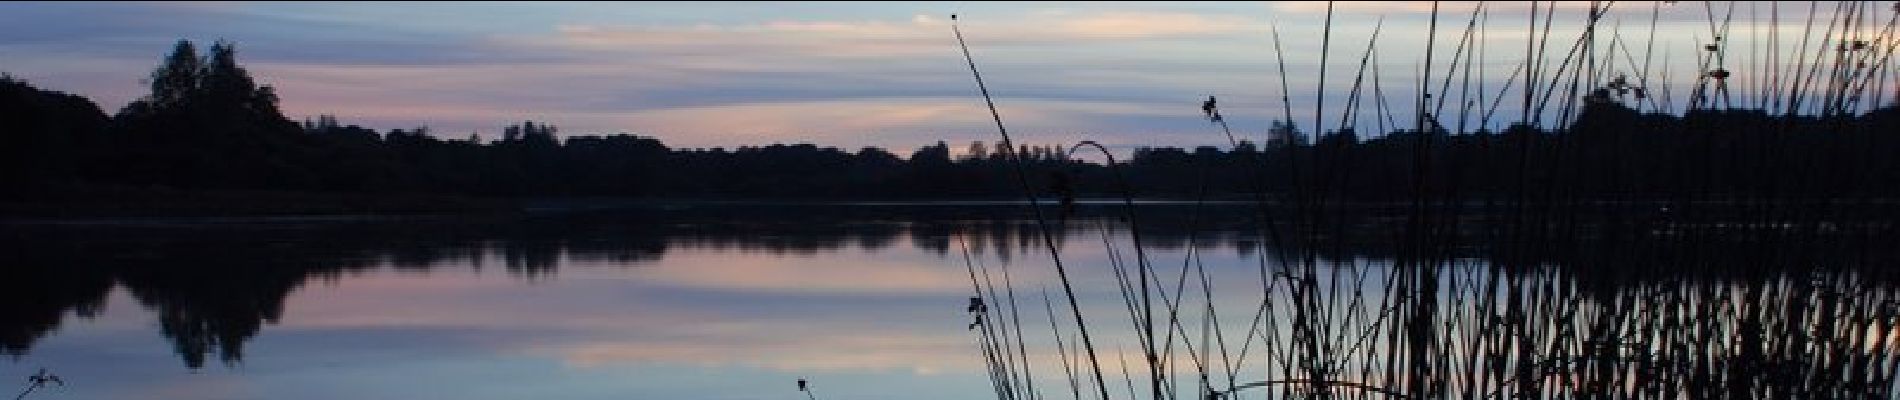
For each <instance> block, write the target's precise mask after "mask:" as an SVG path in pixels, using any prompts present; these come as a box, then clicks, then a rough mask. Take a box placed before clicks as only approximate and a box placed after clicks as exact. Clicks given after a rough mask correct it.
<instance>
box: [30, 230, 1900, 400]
mask: <svg viewBox="0 0 1900 400" xmlns="http://www.w3.org/2000/svg"><path fill="white" fill-rule="evenodd" d="M1165 213H1166V211H1160V212H1157V213H1156V214H1162V215H1163V216H1156V217H1155V218H1152V220H1154V221H1157V222H1156V223H1154V224H1152V225H1148V226H1144V231H1143V235H1144V238H1145V239H1148V240H1151V241H1150V243H1152V244H1153V245H1154V247H1155V248H1163V249H1166V248H1180V247H1183V246H1186V245H1188V244H1189V243H1195V245H1196V246H1204V247H1230V248H1232V249H1234V250H1235V251H1236V252H1240V253H1242V254H1265V253H1271V251H1265V249H1264V248H1263V246H1264V245H1265V242H1264V241H1263V240H1261V239H1260V238H1258V237H1255V236H1253V235H1252V234H1251V233H1250V232H1245V231H1237V230H1219V231H1211V232H1205V231H1204V232H1198V233H1196V234H1195V235H1194V236H1193V237H1190V236H1189V235H1188V233H1189V232H1190V231H1189V230H1185V229H1176V227H1169V226H1167V224H1166V222H1167V221H1171V220H1176V221H1178V220H1185V219H1184V218H1169V217H1166V216H1165ZM796 214H797V215H792V216H788V217H785V218H776V219H775V218H772V217H771V216H769V215H748V216H740V217H733V216H727V215H724V214H720V213H718V212H707V213H700V214H695V213H691V212H688V213H677V214H668V215H660V216H655V215H643V214H639V213H626V214H612V213H609V214H586V215H576V216H572V217H560V216H553V217H536V218H525V219H516V220H502V221H487V220H445V221H426V222H415V221H399V222H396V223H388V224H380V223H367V224H333V225H323V224H317V225H316V226H295V227H280V226H273V225H269V224H263V226H237V227H214V226H192V227H183V228H149V227H148V228H139V227H120V228H79V227H49V226H40V227H31V226H17V225H16V226H9V227H0V234H4V235H0V237H7V238H12V240H8V241H6V242H5V243H0V255H5V256H6V259H7V260H8V261H7V262H6V263H5V264H0V273H4V274H5V275H6V276H5V279H0V300H4V301H3V302H0V346H4V350H5V351H6V352H8V353H11V354H16V355H17V354H23V353H25V352H26V351H27V350H28V349H29V348H30V347H31V346H32V344H33V343H34V342H35V341H36V340H37V339H38V338H40V337H43V336H45V335H47V334H48V333H49V332H51V331H52V330H54V329H56V328H57V327H58V326H59V324H60V323H61V318H62V317H63V316H64V315H65V314H66V313H69V312H70V313H74V314H77V315H79V316H81V317H89V316H92V315H96V314H97V313H98V311H99V310H100V308H101V307H102V306H103V303H104V299H105V297H106V294H107V293H108V292H109V291H110V288H111V287H112V286H113V285H122V286H123V287H125V288H127V289H128V291H129V292H130V293H131V294H132V295H133V297H134V298H135V299H137V300H138V301H139V303H140V304H141V305H143V306H144V307H146V308H148V309H151V310H153V311H154V312H155V313H157V315H158V319H159V321H160V333H161V334H163V335H165V336H166V337H167V338H168V339H170V340H171V342H172V344H173V346H174V347H175V349H176V350H177V352H178V353H179V355H180V357H181V358H183V360H184V362H185V364H186V365H187V366H190V367H193V368H198V367H200V366H202V365H203V364H204V363H205V361H206V360H207V359H210V358H213V357H215V358H217V359H220V360H223V361H225V362H236V361H239V360H240V359H241V358H242V357H243V345H244V344H245V342H246V341H248V340H249V339H250V338H251V337H254V336H256V335H257V334H259V333H260V332H261V331H262V329H263V326H264V325H266V324H269V323H275V322H277V321H279V320H280V319H281V318H286V317H289V318H295V316H285V315H283V309H284V302H285V299H286V298H287V297H288V296H289V295H290V293H291V292H292V291H294V290H296V289H297V288H298V287H300V286H301V285H303V284H304V282H306V281H308V280H311V279H320V280H329V281H335V280H338V279H341V277H342V276H345V275H348V274H352V273H355V272H358V271H365V270H369V269H373V268H383V267H387V268H396V269H405V270H430V269H437V268H480V267H481V266H482V265H483V264H485V263H487V262H490V261H494V262H498V263H499V264H500V265H501V266H502V267H503V268H505V269H506V271H507V272H508V273H509V274H510V275H512V276H516V277H519V278H523V279H547V278H550V277H552V276H553V275H554V274H556V273H557V272H558V271H559V269H560V268H561V267H562V264H563V263H565V262H568V261H580V262H585V263H587V264H590V265H594V264H604V265H622V266H633V265H639V264H640V263H644V262H650V261H655V260H659V259H660V258H661V257H663V256H664V254H665V253H666V252H667V251H675V250H681V249H712V250H721V251H731V250H741V251H749V252H750V251H756V252H764V253H767V254H774V255H799V254H813V253H817V252H826V251H837V250H840V249H844V248H847V247H850V246H857V247H858V248H860V249H863V250H865V251H878V250H880V249H883V248H885V247H888V246H891V245H893V244H895V243H899V242H906V243H908V244H909V245H912V246H915V247H916V248H918V249H922V250H924V251H927V252H930V253H933V254H937V255H940V256H945V255H948V254H949V253H950V250H951V249H952V248H953V246H954V242H955V239H956V238H958V237H962V238H965V239H967V242H968V243H970V245H971V246H972V248H973V249H974V250H975V251H980V252H983V253H985V254H987V256H989V257H998V258H1005V259H1007V258H1009V257H1023V256H1025V255H1028V254H1029V253H1028V252H1032V251H1034V249H1035V248H1036V245H1035V241H1036V240H1038V239H1037V237H1036V235H1037V233H1036V231H1035V229H1034V226H1033V224H1032V223H1029V222H1028V221H1025V220H1022V219H1019V218H1016V217H1017V216H1016V215H1015V214H1013V213H1012V212H1010V211H1008V210H1004V211H999V212H994V213H991V215H1000V216H1001V217H994V218H983V217H977V216H970V215H950V216H943V215H934V214H928V213H924V214H918V215H904V214H898V215H883V214H880V215H869V216H864V215H846V216H838V215H828V214H820V213H796ZM777 215H785V214H777ZM1101 215H1102V214H1094V215H1091V214H1089V213H1088V212H1087V210H1084V212H1083V213H1082V214H1081V215H1078V216H1077V217H1074V218H1073V219H1070V220H1068V221H1065V222H1063V223H1061V224H1060V225H1058V229H1056V230H1055V232H1056V233H1057V236H1056V239H1057V240H1058V242H1059V243H1063V244H1059V246H1063V245H1067V243H1080V244H1085V245H1086V244H1090V243H1098V242H1099V241H1100V240H1101V237H1100V235H1101V234H1102V233H1101V231H1100V229H1103V227H1104V226H1110V227H1113V226H1117V224H1114V223H1108V224H1103V223H1101V222H1102V221H1103V220H1102V219H1101V218H1102V216H1101ZM1144 217H1146V215H1144ZM1236 219H1243V218H1236ZM1364 219H1367V220H1375V219H1376V218H1375V217H1364ZM825 221H829V222H825ZM1114 229H1125V228H1114ZM1651 230H1652V231H1653V230H1654V229H1651ZM1611 231H1614V230H1611ZM1362 236H1364V237H1357V238H1340V239H1339V240H1332V241H1325V242H1321V245H1324V246H1326V247H1327V248H1328V249H1336V250H1337V251H1339V252H1340V254H1345V255H1347V256H1349V257H1356V258H1371V259H1377V258H1381V257H1385V256H1389V254H1390V252H1391V249H1392V248H1393V246H1391V244H1390V243H1389V242H1382V241H1380V239H1379V238H1381V237H1389V236H1390V235H1389V233H1387V232H1378V231H1371V232H1367V233H1366V234H1364V235H1362ZM1735 237H1738V236H1736V235H1732V234H1730V235H1711V236H1706V239H1707V240H1703V241H1699V242H1675V243H1673V244H1670V245H1669V246H1677V247H1665V246H1664V245H1662V244H1657V243H1660V242H1658V241H1655V240H1643V239H1641V238H1637V240H1625V241H1623V242H1619V243H1625V245H1623V246H1624V247H1618V248H1603V247H1594V248H1593V247H1590V246H1593V245H1591V244H1590V243H1592V242H1589V241H1578V242H1576V245H1575V248H1572V249H1570V250H1569V251H1564V252H1555V251H1537V252H1521V251H1520V252H1513V251H1512V250H1511V249H1504V248H1498V249H1490V250H1486V251H1474V252H1471V254H1469V255H1470V256H1473V257H1477V258H1479V259H1483V260H1489V261H1486V262H1481V264H1486V265H1490V264H1496V265H1500V266H1504V267H1506V268H1503V269H1502V270H1501V271H1504V273H1502V274H1499V275H1501V276H1513V274H1534V273H1533V272H1529V271H1534V270H1535V269H1534V268H1516V267H1512V266H1514V265H1522V266H1538V265H1560V266H1564V265H1568V266H1574V267H1577V268H1584V267H1588V268H1602V267H1603V266H1605V265H1624V266H1625V267H1626V268H1625V269H1624V270H1628V271H1632V272H1630V273H1618V274H1563V275H1564V277H1563V278H1561V279H1557V278H1547V279H1541V280H1540V279H1530V277H1531V276H1532V275H1521V276H1517V277H1516V278H1513V279H1530V280H1528V281H1525V282H1544V281H1548V282H1566V283H1563V284H1562V285H1560V286H1564V287H1571V289H1564V290H1573V292H1570V293H1573V295H1572V297H1566V298H1548V297H1546V298H1543V299H1544V301H1554V302H1562V303H1565V304H1604V306H1591V307H1612V306H1610V305H1616V304H1623V305H1622V306H1614V307H1622V308H1609V309H1601V310H1596V309H1593V310H1592V311H1588V313H1589V315H1594V316H1596V317H1593V318H1598V319H1597V321H1599V322H1598V323H1602V322H1601V321H1619V322H1615V323H1614V324H1613V325H1612V326H1633V325H1631V324H1635V325H1641V324H1654V323H1658V322H1656V321H1658V320H1656V319H1655V318H1656V316H1655V314H1653V311H1652V312H1651V313H1649V314H1642V313H1635V314H1632V312H1633V311H1632V310H1635V308H1632V307H1630V306H1627V305H1628V304H1644V302H1649V301H1656V300H1655V299H1657V298H1658V296H1661V298H1669V296H1700V297H1696V298H1691V299H1686V300H1690V301H1686V302H1685V303H1683V304H1697V303H1695V301H1693V300H1695V299H1707V298H1711V297H1708V296H1711V295H1710V294H1709V293H1711V292H1708V291H1709V290H1712V289H1706V288H1704V287H1702V286H1696V287H1691V286H1684V285H1685V284H1683V283H1675V284H1657V283H1654V282H1675V281H1683V278H1685V277H1682V276H1663V275H1653V276H1652V275H1643V274H1640V273H1636V272H1635V271H1682V270H1683V268H1664V267H1666V266H1704V267H1708V266H1718V265H1730V266H1739V265H1760V264H1761V263H1759V262H1757V261H1759V260H1762V259H1782V260H1790V261H1799V260H1807V261H1816V260H1819V261H1820V262H1827V263H1837V264H1838V265H1892V264H1893V263H1892V261H1893V260H1895V258H1894V256H1893V254H1892V253H1894V251H1893V250H1894V249H1891V248H1890V247H1891V246H1887V247H1882V246H1874V245H1872V244H1873V243H1875V242H1876V241H1868V242H1866V243H1849V244H1844V245H1843V244H1839V243H1837V242H1835V241H1824V242H1816V243H1815V244H1816V245H1817V246H1818V245H1822V244H1830V243H1831V244H1833V245H1835V246H1836V247H1826V248H1823V247H1816V248H1814V249H1796V248H1789V247H1787V246H1781V247H1773V246H1758V245H1751V243H1752V242H1746V241H1742V242H1735V241H1733V240H1734V239H1733V238H1735ZM1739 237H1743V238H1747V236H1739ZM1467 240H1469V241H1470V242H1472V243H1482V242H1484V240H1485V239H1483V238H1482V237H1481V236H1477V237H1473V238H1468V239H1467ZM1724 240H1727V241H1724ZM1078 241H1079V242H1078ZM1628 243H1635V244H1640V245H1645V246H1651V247H1635V248H1633V247H1629V245H1628ZM1681 246H1689V247H1691V248H1697V249H1703V250H1702V251H1700V252H1697V253H1684V252H1681V251H1680V250H1679V249H1680V248H1681ZM1480 247H1482V246H1480ZM1671 249H1677V250H1671ZM1329 251H1331V250H1329ZM1606 254H1622V255H1623V256H1622V257H1616V258H1614V259H1610V258H1602V257H1607V256H1605V255H1606ZM1830 255H1832V256H1830ZM1848 256H1852V257H1854V258H1851V259H1850V258H1844V257H1848ZM1592 257H1598V258H1592ZM1775 257H1778V258H1775ZM1640 260H1650V261H1648V262H1646V263H1639V261H1640ZM1882 262H1885V263H1886V264H1880V263H1882ZM1632 266H1633V267H1632ZM1697 270H1701V271H1711V272H1709V273H1710V274H1714V275H1720V276H1723V277H1726V279H1730V281H1732V282H1731V283H1730V284H1731V285H1733V286H1734V288H1731V289H1721V290H1726V291H1727V292H1724V291H1716V292H1713V293H1718V294H1722V295H1724V296H1761V297H1760V298H1761V299H1763V300H1761V301H1760V304H1761V305H1759V306H1756V307H1755V308H1752V310H1757V311H1758V312H1757V314H1760V315H1761V316H1760V317H1759V318H1755V319H1735V320H1733V321H1732V322H1730V323H1732V325H1731V326H1727V327H1722V328H1719V329H1720V331H1719V332H1726V333H1728V334H1739V333H1742V332H1747V331H1749V330H1751V329H1784V330H1785V328H1786V326H1785V325H1786V321H1791V320H1799V321H1816V320H1817V319H1816V318H1819V317H1816V316H1814V315H1821V314H1816V313H1831V314H1828V315H1837V316H1841V317H1843V318H1845V317H1855V316H1866V315H1876V314H1872V313H1873V312H1874V311H1878V309H1879V307H1884V306H1883V305H1881V304H1880V303H1874V302H1875V301H1877V300H1876V299H1882V298H1890V297H1893V295H1892V294H1890V293H1889V292H1891V291H1892V289H1891V287H1892V286H1891V285H1887V284H1886V282H1891V279H1887V278H1886V277H1884V276H1883V277H1873V278H1866V279H1862V280H1858V281H1852V282H1851V283H1852V284H1851V285H1848V284H1846V283H1843V285H1846V286H1839V285H1837V286H1839V287H1836V288H1834V289H1830V290H1834V292H1824V291H1820V290H1819V289H1812V290H1810V291H1809V292H1805V293H1807V294H1799V293H1797V291H1798V290H1809V289H1798V288H1796V287H1794V286H1787V285H1791V283H1788V282H1795V283H1799V282H1800V281H1801V280H1798V279H1797V280H1787V281H1786V282H1783V281H1776V280H1774V279H1779V278H1774V277H1776V276H1779V275H1774V274H1769V273H1768V272H1773V271H1774V269H1772V268H1771V269H1767V270H1762V271H1759V272H1761V273H1759V274H1754V273H1743V272H1746V271H1747V270H1741V269H1735V268H1728V267H1723V268H1714V267H1709V268H1698V269H1697ZM1513 271H1523V272H1513ZM1724 271H1727V272H1724ZM1576 276H1593V277H1595V276H1619V277H1625V278H1629V279H1628V280H1619V281H1601V280H1589V279H1584V280H1579V279H1576V278H1575V277H1576ZM1690 278H1693V277H1690ZM1704 278H1707V277H1704ZM1775 282H1782V283H1775ZM1760 285H1768V286H1760ZM1774 285H1781V286H1774ZM1705 286H1707V285H1705ZM1758 286H1759V287H1758ZM1553 287H1556V286H1553ZM1526 290H1529V289H1526ZM1525 293H1531V292H1530V291H1527V292H1525ZM1824 293H1836V294H1833V295H1826V296H1824V295H1823V294H1824ZM1876 294H1877V295H1878V296H1875V295H1876ZM1802 296H1806V297H1802ZM1827 296H1832V297H1827ZM1881 296H1885V297H1881ZM1798 299H1808V300H1798ZM1714 303H1715V302H1713V301H1709V302H1707V304H1714ZM1802 305H1808V306H1807V307H1808V308H1789V310H1791V311H1788V312H1799V313H1806V314H1802V315H1803V316H1801V317H1800V318H1801V319H1796V318H1795V317H1792V316H1786V315H1783V316H1778V317H1773V315H1772V314H1774V312H1775V311H1776V310H1782V308H1788V307H1798V306H1802ZM1579 307H1582V306H1579ZM1829 307H1832V308H1829ZM1580 310H1581V309H1580ZM1696 310H1700V309H1696ZM1829 310H1833V311H1829ZM1698 312H1700V311H1698ZM1856 313H1859V314H1856ZM1809 314H1813V315H1809ZM1770 317H1773V318H1770ZM1671 321H1675V322H1672V323H1689V322H1693V321H1692V320H1686V319H1677V320H1671ZM1843 321H1846V320H1845V319H1844V320H1843ZM1616 324H1621V325H1616ZM1592 326H1595V325H1584V326H1583V327H1585V328H1588V327H1592ZM1712 329H1713V328H1712ZM1842 329H1846V328H1842ZM1842 332H1844V331H1842ZM1789 334H1790V333H1789V332H1786V331H1763V332H1762V333H1761V334H1759V335H1756V336H1736V337H1740V338H1742V339H1741V340H1758V341H1761V343H1763V344H1762V346H1768V347H1772V348H1774V349H1776V350H1774V351H1763V352H1762V353H1761V355H1759V356H1756V355H1748V353H1738V354H1740V355H1722V357H1737V356H1741V357H1760V358H1763V359H1772V358H1774V357H1788V355H1789V354H1793V353H1790V351H1793V350H1790V349H1795V348H1804V347H1802V345H1799V344H1796V343H1783V342H1782V341H1785V340H1792V339H1789V338H1790V336H1789ZM1714 338H1716V336H1705V337H1700V339H1695V338H1691V339H1695V340H1704V339H1709V340H1713V339H1714ZM1602 340H1610V339H1609V338H1603V339H1602ZM1672 340H1678V341H1680V340H1688V339H1682V338H1677V339H1672ZM1750 343H1752V342H1750ZM1803 343H1808V345H1807V346H1808V347H1805V348H1814V346H1813V343H1818V342H1812V341H1810V342H1803ZM1889 345H1890V346H1892V345H1895V344H1889ZM1751 346H1752V345H1751ZM1768 347H1764V348H1768ZM1842 351H1845V350H1842ZM1852 355H1853V354H1845V355H1837V356H1842V357H1846V356H1852ZM1725 359H1727V358H1725ZM1697 362H1703V361H1697ZM1750 373H1754V372H1750Z"/></svg>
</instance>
